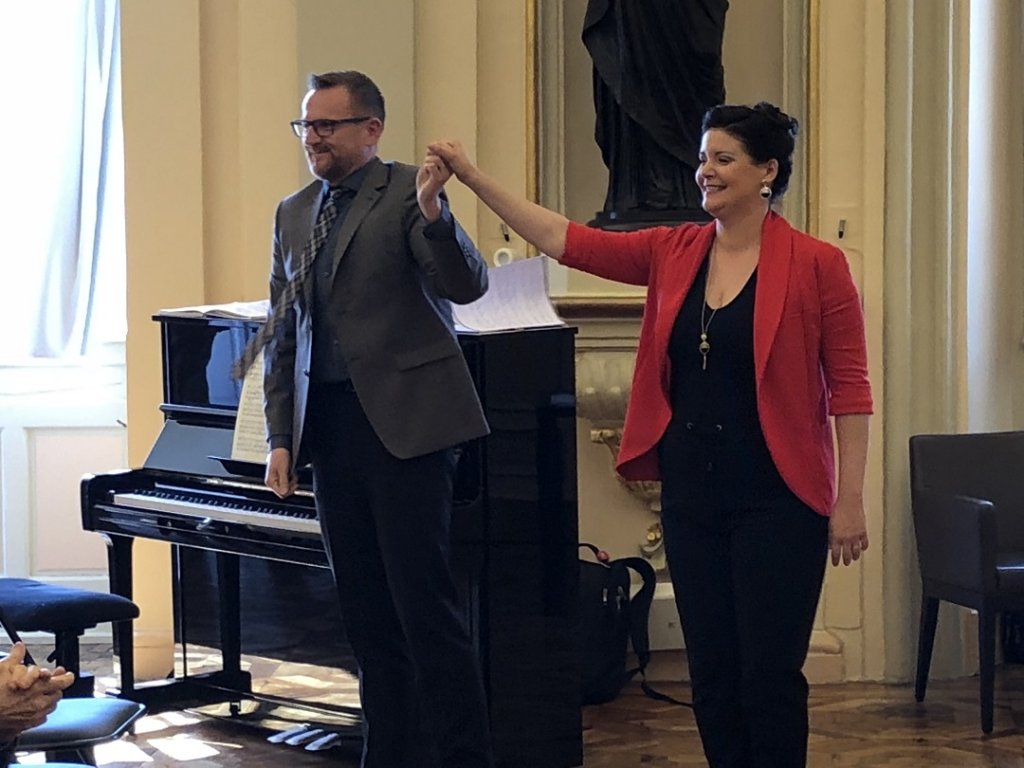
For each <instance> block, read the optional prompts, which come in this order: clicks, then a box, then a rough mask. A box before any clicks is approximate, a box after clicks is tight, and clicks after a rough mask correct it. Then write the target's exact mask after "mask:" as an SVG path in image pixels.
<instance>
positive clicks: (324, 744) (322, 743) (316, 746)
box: [304, 733, 341, 752]
mask: <svg viewBox="0 0 1024 768" xmlns="http://www.w3.org/2000/svg"><path fill="white" fill-rule="evenodd" d="M340 743H341V734H340V733H328V734H327V735H326V736H321V737H320V738H318V739H314V740H313V741H311V742H309V744H307V745H306V746H305V747H304V749H305V750H306V751H307V752H320V751H321V750H324V749H330V748H331V747H333V746H336V745H337V744H340Z"/></svg>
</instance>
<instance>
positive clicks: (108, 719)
mask: <svg viewBox="0 0 1024 768" xmlns="http://www.w3.org/2000/svg"><path fill="white" fill-rule="evenodd" d="M145 711H146V708H145V706H143V705H142V704H139V703H138V702H136V701H128V700H126V699H114V698H103V697H100V698H95V699H92V698H89V699H62V700H61V701H59V702H57V708H56V709H55V710H54V711H53V713H52V714H51V715H50V716H49V717H48V718H47V719H46V722H45V723H43V724H42V725H37V726H36V727H35V728H29V729H28V730H27V731H22V733H21V735H20V736H19V737H18V745H17V750H18V752H45V753H46V757H47V759H53V760H77V761H78V764H79V765H81V764H82V763H85V764H86V765H96V757H95V755H94V754H93V747H95V746H96V745H97V744H103V743H105V742H108V741H114V740H115V739H119V738H121V737H122V736H123V735H124V734H125V733H127V731H128V729H129V728H130V727H131V725H132V723H134V722H135V721H136V720H138V719H139V718H140V717H142V715H143V714H144V713H145Z"/></svg>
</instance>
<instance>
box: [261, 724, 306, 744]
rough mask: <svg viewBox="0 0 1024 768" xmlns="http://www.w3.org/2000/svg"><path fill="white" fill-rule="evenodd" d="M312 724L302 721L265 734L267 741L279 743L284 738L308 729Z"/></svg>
mask: <svg viewBox="0 0 1024 768" xmlns="http://www.w3.org/2000/svg"><path fill="white" fill-rule="evenodd" d="M311 727H312V726H311V725H310V724H309V723H302V724H300V725H296V726H293V727H291V728H289V729H288V730H286V731H278V732H277V733H272V734H270V735H269V736H267V741H269V742H270V743H271V744H280V743H281V742H283V741H284V740H285V739H290V738H292V737H293V736H298V735H299V734H300V733H304V732H305V731H308V730H309V729H310V728H311Z"/></svg>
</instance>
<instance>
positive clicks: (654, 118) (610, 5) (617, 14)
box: [583, 0, 729, 228]
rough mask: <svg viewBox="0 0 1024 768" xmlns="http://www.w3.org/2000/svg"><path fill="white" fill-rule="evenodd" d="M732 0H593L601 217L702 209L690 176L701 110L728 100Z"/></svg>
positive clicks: (603, 222)
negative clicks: (725, 54)
mask: <svg viewBox="0 0 1024 768" xmlns="http://www.w3.org/2000/svg"><path fill="white" fill-rule="evenodd" d="M728 7H729V3H728V2H727V0H589V2H588V4H587V13H586V17H585V19H584V22H583V44H584V45H585V46H586V48H587V51H588V52H589V53H590V57H591V59H593V62H594V106H595V108H596V112H597V124H596V129H595V138H596V140H597V143H598V145H599V146H600V148H601V155H602V157H603V158H604V163H605V165H606V166H607V167H608V194H607V197H606V198H605V205H604V210H603V211H602V212H600V213H599V214H598V217H597V219H596V221H595V222H592V223H595V224H597V225H598V226H602V227H607V228H633V226H635V225H641V226H642V225H643V223H645V222H646V223H662V222H665V223H674V222H679V221H687V220H693V219H705V218H706V214H705V213H704V211H703V210H702V209H701V198H700V192H699V191H698V189H697V185H696V182H695V181H694V172H695V170H696V167H697V154H698V151H699V147H700V123H701V118H702V117H703V115H704V112H705V111H707V110H708V109H709V108H710V107H712V106H714V105H716V104H721V103H722V102H724V101H725V82H724V74H723V70H722V37H723V34H724V31H725V13H726V11H727V10H728Z"/></svg>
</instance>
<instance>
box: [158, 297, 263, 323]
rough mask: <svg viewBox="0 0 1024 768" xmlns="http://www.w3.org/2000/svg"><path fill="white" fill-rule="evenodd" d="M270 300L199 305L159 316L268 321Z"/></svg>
mask: <svg viewBox="0 0 1024 768" xmlns="http://www.w3.org/2000/svg"><path fill="white" fill-rule="evenodd" d="M269 310H270V300H269V299H258V300H256V301H231V302H228V303H227V304H198V305H196V306H194V307H172V308H169V309H161V310H160V311H159V312H158V313H157V314H159V315H165V316H167V317H225V318H228V319H232V320H266V319H267V313H268V311H269Z"/></svg>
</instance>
